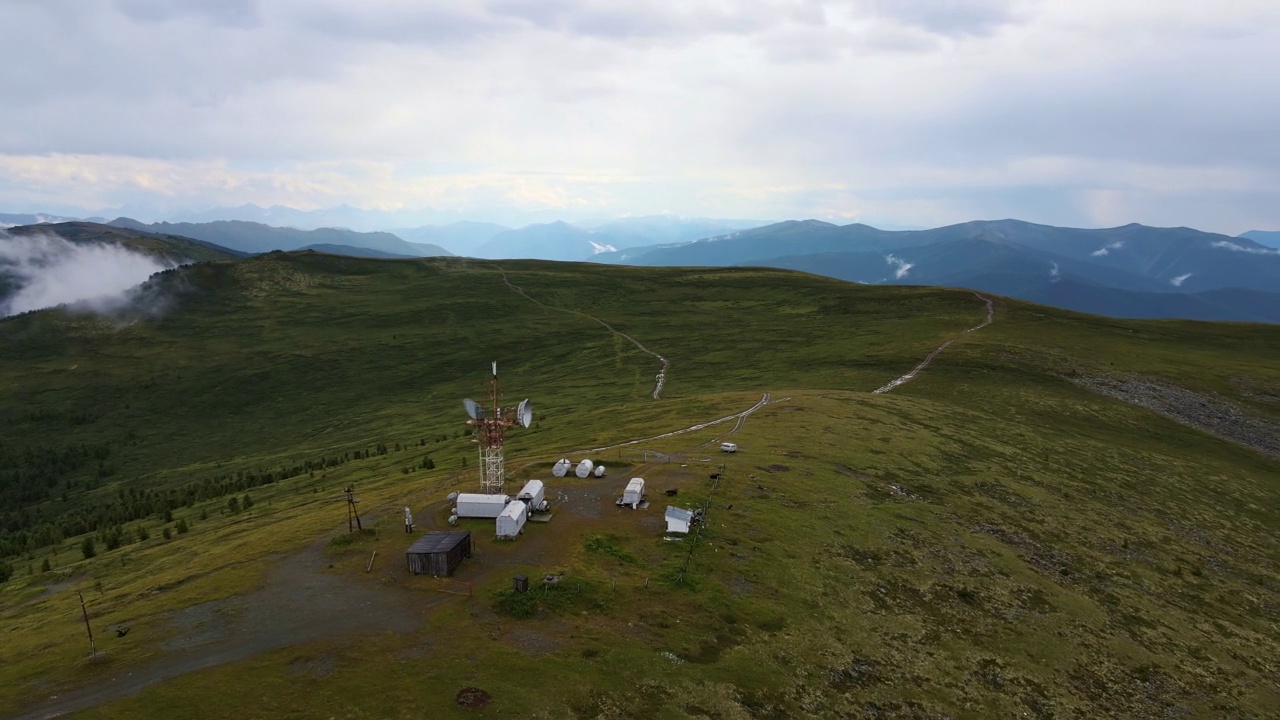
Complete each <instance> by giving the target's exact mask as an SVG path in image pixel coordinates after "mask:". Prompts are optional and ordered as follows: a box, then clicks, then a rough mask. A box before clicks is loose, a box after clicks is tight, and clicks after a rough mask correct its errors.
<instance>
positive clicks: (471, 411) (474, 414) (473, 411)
mask: <svg viewBox="0 0 1280 720" xmlns="http://www.w3.org/2000/svg"><path fill="white" fill-rule="evenodd" d="M462 404H463V406H464V407H466V408H467V417H469V418H471V419H472V420H483V419H484V408H482V407H480V404H479V403H477V402H476V401H475V400H472V399H471V398H467V399H466V400H463V401H462Z"/></svg>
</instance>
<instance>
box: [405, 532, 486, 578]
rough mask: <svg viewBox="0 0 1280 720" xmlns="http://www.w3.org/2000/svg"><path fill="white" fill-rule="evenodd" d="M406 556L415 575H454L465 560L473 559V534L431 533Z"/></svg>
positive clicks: (418, 542) (414, 545) (410, 549)
mask: <svg viewBox="0 0 1280 720" xmlns="http://www.w3.org/2000/svg"><path fill="white" fill-rule="evenodd" d="M404 555H405V559H406V561H407V562H408V564H409V572H411V573H413V574H414V575H435V576H437V577H439V576H446V575H452V574H453V572H454V571H455V570H457V569H458V565H460V564H461V563H462V559H463V558H468V557H471V533H470V532H467V531H465V530H462V531H452V532H442V531H438V530H437V531H433V532H429V533H427V534H426V535H424V536H422V538H421V539H419V540H418V541H417V542H415V543H414V544H413V545H412V546H411V547H410V548H409V550H408V551H406V552H405V554H404Z"/></svg>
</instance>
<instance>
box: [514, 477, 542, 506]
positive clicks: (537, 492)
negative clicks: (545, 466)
mask: <svg viewBox="0 0 1280 720" xmlns="http://www.w3.org/2000/svg"><path fill="white" fill-rule="evenodd" d="M516 499H517V500H522V501H524V504H525V505H528V506H529V512H534V511H537V510H541V509H542V506H543V504H544V503H546V501H547V489H546V487H545V486H543V484H542V481H541V480H530V481H529V482H527V483H525V484H524V488H523V489H522V490H521V491H520V494H518V495H516Z"/></svg>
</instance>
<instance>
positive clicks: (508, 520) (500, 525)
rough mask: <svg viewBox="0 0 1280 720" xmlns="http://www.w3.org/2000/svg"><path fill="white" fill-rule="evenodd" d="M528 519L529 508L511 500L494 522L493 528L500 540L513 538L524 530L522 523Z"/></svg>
mask: <svg viewBox="0 0 1280 720" xmlns="http://www.w3.org/2000/svg"><path fill="white" fill-rule="evenodd" d="M528 518H529V508H528V506H526V505H525V504H524V503H522V502H520V501H519V500H512V501H511V503H510V504H509V505H507V508H506V509H505V510H503V511H502V514H501V515H499V516H498V519H497V520H496V521H494V528H495V529H496V530H497V533H498V537H500V538H514V537H515V536H517V535H519V534H520V531H521V530H523V529H524V521H525V520H527V519H528Z"/></svg>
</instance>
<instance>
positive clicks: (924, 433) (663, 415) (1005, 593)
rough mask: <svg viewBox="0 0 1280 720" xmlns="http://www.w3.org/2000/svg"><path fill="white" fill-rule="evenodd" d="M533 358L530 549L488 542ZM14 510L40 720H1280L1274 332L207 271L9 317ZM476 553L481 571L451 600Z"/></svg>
mask: <svg viewBox="0 0 1280 720" xmlns="http://www.w3.org/2000/svg"><path fill="white" fill-rule="evenodd" d="M211 247H212V246H211ZM209 252H213V251H212V250H210V251H209ZM494 362H496V363H497V370H498V382H499V384H500V389H501V393H502V395H501V398H500V403H501V405H502V406H503V407H506V406H514V405H515V404H516V403H517V402H519V401H520V400H522V399H524V398H528V399H529V400H530V403H531V405H532V406H533V408H534V414H533V421H532V423H531V424H530V425H529V426H528V427H521V426H519V425H516V426H513V427H510V428H508V429H507V431H506V442H505V462H506V478H507V482H506V486H505V489H504V492H505V493H507V494H510V495H511V496H512V497H514V496H515V494H516V493H517V492H518V491H519V490H520V488H521V487H522V486H523V484H524V483H525V481H526V480H529V479H539V480H542V481H543V482H544V483H545V484H546V489H547V490H546V498H547V500H548V502H549V512H548V513H546V514H543V515H540V516H539V515H535V516H533V517H532V518H531V520H530V522H528V523H527V524H526V525H525V526H524V528H523V532H522V533H521V534H520V535H519V536H518V537H517V538H516V539H514V540H501V539H496V538H495V533H494V522H493V520H491V519H484V518H470V517H462V518H454V519H453V523H452V524H451V521H450V518H451V516H452V515H453V508H454V507H455V505H456V502H455V500H454V499H453V498H451V497H450V494H451V493H454V492H463V493H474V492H480V469H479V468H478V466H477V465H478V460H479V458H478V454H477V451H478V444H477V442H476V441H477V439H478V438H477V436H476V434H475V433H474V426H473V425H468V424H467V419H468V418H467V414H466V412H465V410H464V407H463V403H462V400H463V399H464V398H474V399H475V400H477V401H478V402H480V404H481V405H485V404H486V402H487V399H488V398H490V393H491V391H492V385H491V382H492V363H494ZM659 375H661V379H660V381H659ZM897 381H900V382H897ZM877 391H880V392H877ZM655 396H656V397H655ZM722 442H731V443H734V444H736V446H737V451H736V452H732V453H730V452H723V451H721V449H720V446H721V443H722ZM561 458H565V459H569V460H571V461H572V462H573V463H577V462H578V461H580V460H583V459H591V460H593V461H594V463H595V464H596V465H597V466H599V465H603V466H605V468H606V470H605V471H604V475H603V477H596V476H594V475H589V476H588V477H587V478H579V477H577V476H575V475H574V474H573V473H569V474H568V476H567V477H555V476H553V474H552V467H553V464H554V463H556V461H557V460H559V459H561ZM631 478H644V480H645V493H646V494H647V504H644V505H642V506H641V507H639V508H637V509H632V508H631V507H629V506H627V507H619V506H618V505H617V504H616V502H617V501H618V498H619V497H620V496H621V495H622V492H623V488H624V487H625V486H626V485H627V483H628V481H629V480H630V479H631ZM348 489H349V490H350V491H351V493H350V497H351V498H352V499H354V500H355V501H356V502H355V503H354V504H351V503H348V493H347V490H348ZM0 503H2V504H0V555H3V563H2V564H0V569H2V572H0V578H3V580H4V582H3V583H2V584H0V627H2V628H3V630H2V633H3V639H4V641H3V643H0V716H4V717H13V718H45V717H55V716H60V715H62V714H71V715H72V716H74V717H77V718H150V717H155V718H161V717H166V718H168V717H199V718H225V717H252V718H294V717H335V718H411V717H412V718H421V717H431V718H437V717H438V718H445V717H530V718H653V719H667V718H671V719H675V718H723V719H726V720H727V719H739V718H794V717H833V718H836V717H839V718H1014V717H1028V718H1134V717H1143V718H1183V717H1186V718H1192V717H1196V718H1199V717H1204V718H1225V717H1232V718H1259V719H1262V718H1269V717H1275V716H1276V715H1277V713H1280V686H1277V681H1276V679H1277V677H1278V676H1280V660H1278V658H1280V545H1278V544H1277V542H1276V530H1277V528H1280V325H1275V324H1270V325H1265V324H1246V323H1206V322H1192V321H1137V320H1118V319H1112V318H1103V317H1097V316H1090V315H1082V314H1077V313H1073V312H1070V311H1066V310H1059V309H1053V308H1050V307H1047V306H1040V305H1034V304H1030V303H1026V302H1022V301H1017V300H1012V299H1008V298H1006V297H1003V296H999V295H990V294H986V293H982V294H979V293H975V292H973V291H970V290H959V289H947V288H940V287H919V286H899V285H860V284H855V283H849V282H844V281H840V280H836V279H830V278H825V277H819V276H815V275H809V274H804V273H800V272H794V271H789V270H781V269H767V268H754V267H714V268H706V267H702V268H691V267H628V266H612V265H599V264H588V263H561V262H549V261H537V260H528V261H520V260H502V261H492V262H491V261H485V260H474V259H466V258H458V257H429V258H416V259H366V258H356V257H340V256H336V255H328V254H323V253H317V252H309V251H302V252H271V253H266V254H262V255H258V256H254V257H248V258H232V257H231V256H224V257H222V258H221V259H217V258H213V257H210V259H209V260H208V261H205V262H200V263H197V264H193V265H186V266H181V267H177V268H174V269H170V270H166V271H164V272H162V273H159V274H156V275H154V276H152V278H151V279H150V280H149V281H147V283H146V284H144V286H142V287H141V288H140V289H138V290H137V291H136V292H135V293H134V294H133V295H132V296H131V300H130V302H129V303H128V304H127V305H125V306H123V307H119V308H115V309H112V310H111V311H109V312H89V311H87V310H84V309H83V308H77V307H75V306H71V307H63V308H55V309H49V310H41V311H36V312H28V313H24V314H19V315H15V316H12V317H8V318H5V319H3V320H0ZM667 506H674V507H679V508H686V509H700V510H702V513H701V519H702V521H701V522H700V523H695V524H694V526H693V528H692V530H691V532H689V533H688V534H687V535H679V534H674V533H667V532H665V530H666V525H665V524H664V510H665V508H666V507H667ZM405 508H409V509H410V511H411V512H412V514H413V517H414V523H415V525H414V527H413V529H412V532H406V528H405V523H404V519H403V518H404V509H405ZM357 515H358V518H359V524H358V526H357V525H356V524H355V516H357ZM538 520H541V521H538ZM436 530H450V531H460V530H461V531H470V533H471V535H470V542H471V544H472V549H471V554H470V556H469V557H466V558H464V559H463V560H462V561H461V564H460V565H459V566H458V567H457V570H456V572H454V574H453V575H452V576H451V577H430V576H425V575H413V574H411V573H410V572H409V571H408V570H407V566H406V560H405V552H406V550H407V549H408V548H409V546H410V545H411V544H412V543H413V541H414V540H416V539H417V538H418V537H421V536H422V535H423V534H425V533H427V532H429V531H436ZM516 576H522V577H523V578H525V582H526V583H527V591H523V592H522V591H521V590H520V589H519V588H518V587H517V583H516V582H515V581H514V580H513V578H515V577H516ZM89 632H92V644H91V641H90V638H89ZM175 709H180V711H178V712H177V715H175Z"/></svg>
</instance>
